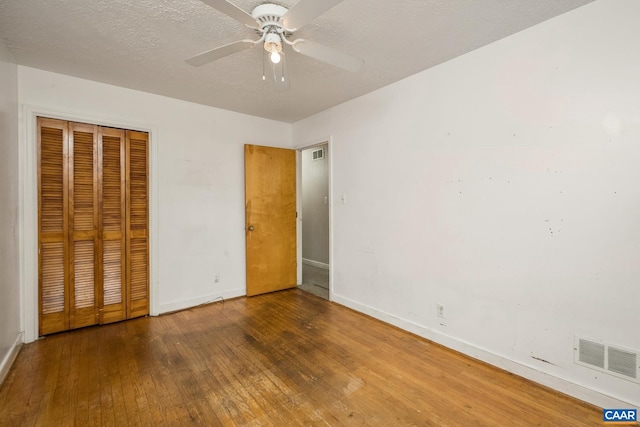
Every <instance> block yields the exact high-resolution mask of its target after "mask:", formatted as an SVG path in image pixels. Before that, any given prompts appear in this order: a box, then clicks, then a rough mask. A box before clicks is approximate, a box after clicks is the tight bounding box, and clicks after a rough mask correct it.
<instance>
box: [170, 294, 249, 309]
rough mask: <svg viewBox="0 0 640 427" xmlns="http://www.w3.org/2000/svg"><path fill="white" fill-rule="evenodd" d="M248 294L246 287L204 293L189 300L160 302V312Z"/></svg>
mask: <svg viewBox="0 0 640 427" xmlns="http://www.w3.org/2000/svg"><path fill="white" fill-rule="evenodd" d="M246 294H247V292H246V290H245V289H233V290H231V291H227V292H222V293H218V294H209V295H204V296H201V297H198V298H191V299H187V300H181V301H175V302H170V303H166V304H160V311H159V314H162V313H170V312H172V311H177V310H184V309H186V308H192V307H195V306H197V305H201V304H207V303H210V302H215V301H220V300H221V299H223V300H225V299H230V298H237V297H242V296H245V295H246Z"/></svg>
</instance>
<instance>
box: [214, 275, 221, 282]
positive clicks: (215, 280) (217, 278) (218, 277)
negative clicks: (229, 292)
mask: <svg viewBox="0 0 640 427" xmlns="http://www.w3.org/2000/svg"><path fill="white" fill-rule="evenodd" d="M218 282H220V273H216V275H215V276H214V279H213V283H218Z"/></svg>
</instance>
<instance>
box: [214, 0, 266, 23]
mask: <svg viewBox="0 0 640 427" xmlns="http://www.w3.org/2000/svg"><path fill="white" fill-rule="evenodd" d="M201 1H202V2H203V3H205V4H208V5H209V6H211V7H212V8H214V9H218V10H219V11H220V12H222V13H224V14H225V15H227V16H230V17H232V18H233V19H235V20H236V21H238V22H240V23H242V24H244V25H246V26H247V27H251V28H258V23H257V22H256V20H255V19H254V18H253V16H251V15H249V14H248V13H247V12H245V11H244V10H242V9H240V8H239V7H238V6H236V5H235V4H233V3H229V2H228V1H227V0H201Z"/></svg>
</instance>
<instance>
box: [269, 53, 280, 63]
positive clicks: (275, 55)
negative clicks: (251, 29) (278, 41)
mask: <svg viewBox="0 0 640 427" xmlns="http://www.w3.org/2000/svg"><path fill="white" fill-rule="evenodd" d="M270 59H271V62H273V63H274V64H277V63H279V62H280V59H281V57H280V54H279V53H278V52H277V51H275V50H274V51H273V52H271V55H270Z"/></svg>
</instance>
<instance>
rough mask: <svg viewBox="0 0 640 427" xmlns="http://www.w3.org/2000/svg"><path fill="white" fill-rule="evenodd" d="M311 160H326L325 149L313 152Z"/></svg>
mask: <svg viewBox="0 0 640 427" xmlns="http://www.w3.org/2000/svg"><path fill="white" fill-rule="evenodd" d="M311 158H312V159H313V160H322V159H324V148H318V149H317V150H313V152H312V153H311Z"/></svg>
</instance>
